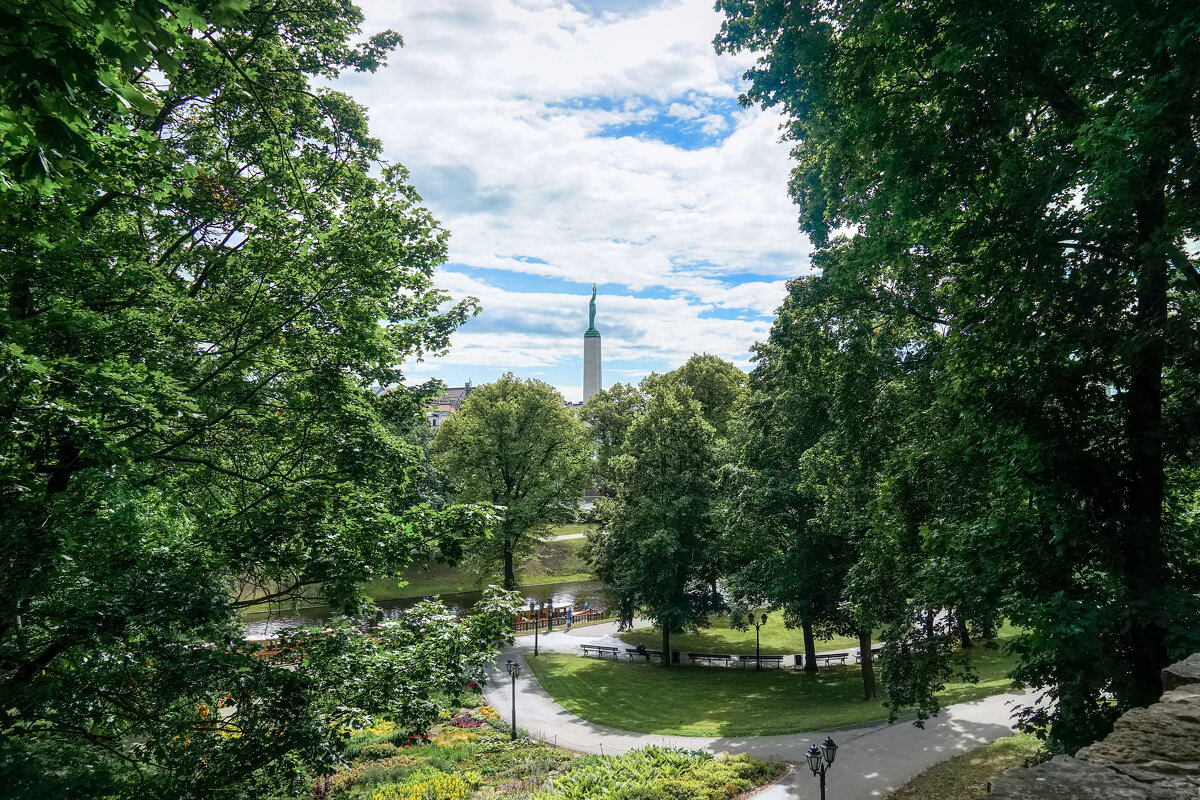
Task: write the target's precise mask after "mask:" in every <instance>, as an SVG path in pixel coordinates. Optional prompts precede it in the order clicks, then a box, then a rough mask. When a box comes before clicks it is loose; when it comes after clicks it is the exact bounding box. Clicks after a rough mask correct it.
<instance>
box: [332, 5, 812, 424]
mask: <svg viewBox="0 0 1200 800" xmlns="http://www.w3.org/2000/svg"><path fill="white" fill-rule="evenodd" d="M362 8H363V11H364V13H365V14H366V22H365V24H364V26H363V30H364V34H370V33H375V32H377V31H379V30H382V29H385V28H391V29H393V30H395V31H397V32H398V33H400V34H401V35H402V36H403V37H404V43H405V44H404V47H403V48H402V49H400V50H398V51H396V52H395V53H393V54H392V56H391V58H390V59H389V66H387V67H386V68H384V69H381V70H380V71H378V72H377V73H375V74H354V75H346V76H343V77H342V78H341V79H339V80H338V81H337V83H336V87H337V88H338V89H340V90H342V91H344V92H346V93H348V94H350V95H351V96H352V97H354V98H355V99H356V100H357V101H358V102H359V103H361V104H362V105H364V106H366V108H367V110H368V114H369V117H370V121H371V131H372V133H373V135H374V136H376V137H377V138H379V139H380V140H381V141H382V142H383V145H384V157H385V159H386V160H388V161H389V162H392V163H400V164H403V165H404V166H405V167H406V168H407V169H408V170H409V172H410V175H411V180H412V183H413V185H414V186H415V187H416V189H417V191H418V192H419V193H420V194H421V196H422V197H423V198H424V201H425V203H426V205H427V206H428V207H429V209H430V210H431V211H432V212H433V214H434V215H435V216H436V217H437V218H438V219H439V220H440V222H441V224H442V225H443V227H445V228H446V229H447V230H448V231H449V232H450V256H449V260H448V262H447V263H446V264H445V265H444V266H443V267H442V268H441V269H440V270H439V272H438V274H437V276H436V282H437V284H438V285H439V286H440V287H441V288H443V289H445V290H446V291H447V292H449V294H450V295H451V296H452V297H454V298H461V297H467V296H472V297H476V298H478V299H479V301H480V303H481V305H482V307H483V311H482V312H481V313H480V314H479V315H478V316H477V317H475V318H474V319H472V320H471V321H470V322H468V323H467V324H466V325H464V326H463V327H462V328H461V329H459V330H458V331H457V332H456V333H455V334H454V336H453V338H452V344H451V349H450V351H449V353H448V354H447V355H445V356H441V357H437V358H430V359H427V360H425V361H423V362H413V363H410V364H406V365H405V374H406V380H407V381H408V382H419V381H421V380H424V379H426V378H439V379H441V380H443V381H445V382H446V383H447V384H448V385H451V386H455V385H461V384H462V383H463V382H464V381H466V380H467V379H470V380H472V381H473V382H474V383H475V384H476V385H479V384H482V383H486V382H488V381H492V380H495V379H496V378H498V377H499V376H500V375H502V374H504V373H505V372H509V371H511V372H513V373H515V374H516V375H517V376H518V377H521V378H539V379H541V380H544V381H546V382H548V383H550V384H553V385H554V386H556V387H558V389H559V391H561V392H562V393H563V396H564V397H565V398H566V399H567V400H571V401H577V400H580V399H582V383H583V332H584V331H585V330H586V329H587V324H588V301H589V300H590V298H591V287H592V284H593V283H595V284H596V285H597V287H598V297H597V314H596V327H597V328H598V329H599V330H600V333H601V334H602V337H603V339H602V342H603V345H602V346H603V354H604V385H605V386H606V387H607V386H610V385H612V384H613V383H615V382H617V381H622V382H630V383H636V382H637V381H639V380H640V379H641V378H642V377H644V376H645V375H647V374H649V373H650V372H652V371H657V372H667V371H669V370H672V369H674V368H676V367H678V366H679V365H680V364H682V363H683V362H684V361H686V360H687V359H688V358H689V357H690V356H691V355H692V354H693V353H713V354H715V355H718V356H721V357H722V358H726V359H728V360H730V361H732V362H734V363H735V364H737V365H738V366H739V367H742V368H744V369H745V368H749V361H748V359H749V356H750V352H749V351H750V347H751V345H752V344H753V343H754V342H756V341H760V340H762V339H764V338H765V336H766V334H767V331H768V330H769V328H770V325H771V321H772V319H773V316H774V311H775V309H776V308H777V307H778V306H779V304H780V302H781V301H782V299H783V294H784V281H786V280H787V279H788V278H791V277H795V276H796V275H800V274H805V273H807V272H810V271H811V270H810V266H809V263H810V262H809V255H810V252H811V249H812V247H811V245H810V243H809V242H808V241H807V239H806V238H805V237H804V236H803V234H801V233H800V232H799V230H798V227H797V223H796V217H797V214H796V209H795V207H794V206H793V205H792V203H791V201H790V200H789V198H788V196H787V180H788V174H789V171H790V169H791V165H790V163H789V159H788V150H789V146H788V145H787V144H786V143H781V142H780V141H779V123H780V118H779V116H778V114H777V112H774V111H763V110H761V109H758V108H742V107H740V106H739V104H738V95H739V94H740V92H741V91H742V90H743V89H744V82H743V80H742V78H741V75H742V73H744V72H745V71H746V69H747V68H748V67H749V66H750V64H751V63H752V57H751V56H746V55H740V56H730V55H721V56H718V55H717V54H716V53H715V51H714V49H713V46H712V40H713V37H714V36H715V35H716V34H717V32H718V31H719V29H720V25H721V19H722V16H721V15H720V14H719V13H718V12H716V11H714V10H713V9H712V0H662V1H661V2H650V1H649V0H612V1H611V2H601V1H600V0H576V2H573V3H563V2H551V1H550V0H432V1H430V0H363V2H362Z"/></svg>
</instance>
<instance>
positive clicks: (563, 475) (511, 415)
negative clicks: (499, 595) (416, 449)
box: [433, 373, 594, 589]
mask: <svg viewBox="0 0 1200 800" xmlns="http://www.w3.org/2000/svg"><path fill="white" fill-rule="evenodd" d="M433 453H434V458H435V462H436V463H437V464H438V465H439V467H440V468H441V469H443V470H445V472H446V474H447V475H448V476H449V478H450V480H451V481H452V483H453V484H454V490H455V491H456V493H457V496H458V498H459V499H461V500H463V501H465V502H473V503H488V504H491V505H492V506H495V507H496V508H497V510H498V513H500V515H501V520H500V523H499V525H498V526H497V531H496V533H495V536H494V538H493V539H492V540H490V543H485V544H483V545H478V544H477V545H476V547H477V549H482V550H483V551H484V552H485V553H487V554H488V555H489V556H492V557H496V558H498V559H499V560H500V561H501V562H502V564H503V569H504V586H505V588H508V589H511V588H513V587H514V586H516V570H515V568H514V564H513V560H514V556H516V555H517V554H519V553H522V552H524V551H525V549H526V548H528V547H529V546H530V544H531V543H532V542H533V540H534V538H535V537H536V536H538V535H539V534H541V533H543V532H544V531H545V530H546V529H547V526H548V525H549V523H551V522H554V521H558V520H561V519H563V518H565V516H566V515H567V513H568V512H570V511H573V510H574V509H575V508H576V507H577V506H578V504H579V502H580V501H581V500H582V499H583V494H584V492H585V491H587V489H588V488H589V487H590V486H591V482H592V476H593V474H594V464H593V461H592V448H591V446H590V445H589V443H588V441H587V437H586V434H585V429H584V426H583V424H582V423H581V422H580V421H579V419H578V418H577V417H576V416H575V414H574V412H572V411H571V410H570V409H568V408H567V407H566V406H565V404H564V403H563V398H562V395H561V394H559V393H558V391H557V390H555V389H554V387H552V386H550V385H549V384H547V383H545V382H543V381H539V380H535V379H529V380H525V381H521V380H518V379H517V378H516V377H515V376H514V375H513V374H512V373H508V374H506V375H504V376H503V377H502V378H500V380H498V381H496V382H494V383H489V384H485V385H483V386H480V387H479V388H477V389H475V390H474V391H472V392H471V393H470V394H469V395H467V397H466V399H465V400H464V401H463V404H462V407H461V408H460V409H459V410H458V412H457V413H455V414H453V415H451V416H450V417H449V418H448V419H446V421H444V422H443V423H442V424H441V426H440V427H439V428H438V432H437V437H436V438H435V439H434V442H433Z"/></svg>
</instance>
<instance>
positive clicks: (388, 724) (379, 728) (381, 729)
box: [366, 719, 396, 736]
mask: <svg viewBox="0 0 1200 800" xmlns="http://www.w3.org/2000/svg"><path fill="white" fill-rule="evenodd" d="M395 732H396V723H394V722H392V721H391V720H389V719H385V720H383V721H382V722H377V723H375V724H374V725H372V726H371V727H369V728H367V730H366V733H369V734H371V735H372V736H390V735H391V734H393V733H395Z"/></svg>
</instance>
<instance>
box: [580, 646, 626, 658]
mask: <svg viewBox="0 0 1200 800" xmlns="http://www.w3.org/2000/svg"><path fill="white" fill-rule="evenodd" d="M579 649H580V650H582V651H583V654H584V655H585V656H586V655H591V654H592V653H595V654H596V656H597V657H598V658H604V657H605V656H612V657H613V658H616V657H617V652H618V651H617V648H615V647H608V646H606V645H602V644H581V645H579Z"/></svg>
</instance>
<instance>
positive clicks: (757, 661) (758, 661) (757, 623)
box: [750, 611, 767, 672]
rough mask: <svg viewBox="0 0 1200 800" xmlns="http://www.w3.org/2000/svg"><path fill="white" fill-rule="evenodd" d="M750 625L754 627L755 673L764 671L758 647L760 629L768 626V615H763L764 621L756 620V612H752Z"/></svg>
mask: <svg viewBox="0 0 1200 800" xmlns="http://www.w3.org/2000/svg"><path fill="white" fill-rule="evenodd" d="M750 624H751V625H753V626H754V671H755V672H757V671H759V670H760V669H762V655H761V654H760V653H759V647H758V629H759V628H761V627H762V626H763V625H766V624H767V615H766V614H765V613H764V614H763V615H762V620H761V621H760V620H758V619H755V617H754V612H753V611H751V612H750Z"/></svg>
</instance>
